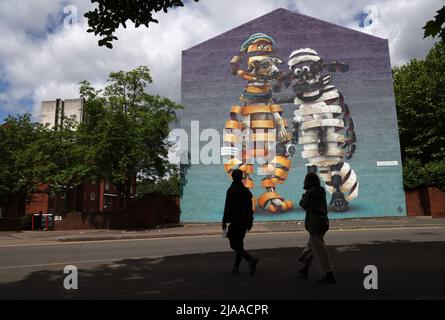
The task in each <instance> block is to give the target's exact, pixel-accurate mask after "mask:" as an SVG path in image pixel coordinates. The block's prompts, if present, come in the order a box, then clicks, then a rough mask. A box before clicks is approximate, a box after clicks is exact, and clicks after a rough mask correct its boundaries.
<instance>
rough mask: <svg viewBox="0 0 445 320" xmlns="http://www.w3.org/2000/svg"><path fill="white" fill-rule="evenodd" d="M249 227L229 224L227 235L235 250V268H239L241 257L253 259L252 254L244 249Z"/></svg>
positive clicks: (247, 259)
mask: <svg viewBox="0 0 445 320" xmlns="http://www.w3.org/2000/svg"><path fill="white" fill-rule="evenodd" d="M246 232H247V229H246V228H244V227H239V226H232V225H230V226H229V230H228V232H227V237H228V238H229V241H230V247H231V248H232V249H233V250H234V251H235V253H236V255H235V263H234V265H233V267H234V268H239V265H240V264H241V258H244V259H246V261H248V262H250V261H251V260H252V256H251V255H250V254H249V253H248V252H247V251H246V250H244V237H245V236H246Z"/></svg>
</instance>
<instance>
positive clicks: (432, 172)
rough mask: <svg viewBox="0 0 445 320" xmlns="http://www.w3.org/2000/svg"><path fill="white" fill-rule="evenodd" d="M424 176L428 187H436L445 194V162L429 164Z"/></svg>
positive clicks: (425, 168) (424, 170)
mask: <svg viewBox="0 0 445 320" xmlns="http://www.w3.org/2000/svg"><path fill="white" fill-rule="evenodd" d="M423 176H424V179H425V184H426V185H427V186H428V187H436V188H439V189H440V190H442V191H444V192H445V160H442V161H432V162H429V163H427V164H426V165H425V167H424V169H423Z"/></svg>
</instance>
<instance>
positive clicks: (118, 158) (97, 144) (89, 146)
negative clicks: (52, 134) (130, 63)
mask: <svg viewBox="0 0 445 320" xmlns="http://www.w3.org/2000/svg"><path fill="white" fill-rule="evenodd" d="M151 81H152V79H151V77H150V72H149V69H148V68H147V67H138V68H136V69H134V70H131V71H128V72H125V71H119V72H112V73H111V74H110V76H109V79H108V85H107V86H106V87H105V88H104V89H102V90H97V89H95V88H93V87H92V86H91V84H90V83H88V82H83V83H82V84H81V89H80V91H81V94H82V95H83V96H84V97H85V98H86V102H85V111H86V114H87V115H88V116H87V120H86V121H85V122H84V123H82V124H80V125H79V127H78V130H77V132H78V136H79V139H80V141H81V142H80V144H81V145H83V146H84V148H85V151H84V153H85V157H84V162H83V163H82V164H79V169H78V170H76V172H77V171H80V172H88V174H87V175H86V176H95V177H96V178H97V179H107V180H108V181H110V182H111V183H112V184H113V185H114V186H115V187H116V188H117V190H118V191H119V193H120V194H121V195H122V196H123V198H124V199H126V200H128V197H129V194H130V186H131V181H132V179H133V178H134V177H135V176H136V175H138V177H139V179H140V180H142V181H155V180H158V179H160V178H162V177H164V176H165V175H166V174H172V173H173V172H174V171H175V167H173V166H172V165H170V163H169V162H168V149H169V147H170V145H169V143H168V141H167V137H168V134H169V132H170V128H169V124H170V123H171V122H172V121H174V120H175V119H176V114H175V110H176V109H178V108H181V106H179V105H177V104H176V103H174V102H172V101H170V100H169V99H166V98H163V97H160V96H159V95H150V94H148V93H147V92H146V87H147V85H148V84H149V83H151ZM124 206H125V202H124Z"/></svg>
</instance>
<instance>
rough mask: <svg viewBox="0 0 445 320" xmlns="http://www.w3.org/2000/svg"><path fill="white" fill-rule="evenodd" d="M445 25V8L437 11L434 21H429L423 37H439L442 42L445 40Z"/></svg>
mask: <svg viewBox="0 0 445 320" xmlns="http://www.w3.org/2000/svg"><path fill="white" fill-rule="evenodd" d="M444 23H445V6H443V7H442V9H440V10H438V11H437V14H436V16H435V17H434V20H430V21H428V22H427V23H426V24H425V26H424V27H423V29H424V30H425V31H424V34H423V37H424V38H426V37H430V36H431V37H433V38H434V37H435V36H438V37H439V38H440V39H441V40H442V41H444V40H445V28H444V27H443V24H444Z"/></svg>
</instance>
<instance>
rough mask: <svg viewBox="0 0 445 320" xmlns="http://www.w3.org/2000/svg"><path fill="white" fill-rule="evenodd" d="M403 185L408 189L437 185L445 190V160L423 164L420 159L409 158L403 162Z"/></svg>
mask: <svg viewBox="0 0 445 320" xmlns="http://www.w3.org/2000/svg"><path fill="white" fill-rule="evenodd" d="M403 186H404V188H405V189H406V190H413V189H417V188H422V187H436V188H439V189H441V190H442V191H445V161H444V160H439V161H431V162H428V163H427V164H426V165H422V163H421V162H420V160H417V159H407V160H406V161H405V162H404V164H403Z"/></svg>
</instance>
